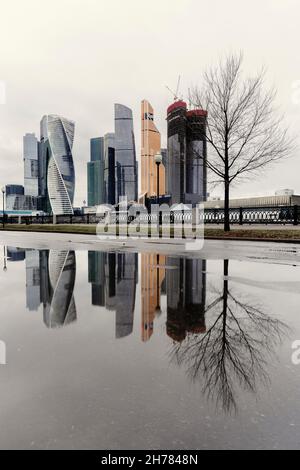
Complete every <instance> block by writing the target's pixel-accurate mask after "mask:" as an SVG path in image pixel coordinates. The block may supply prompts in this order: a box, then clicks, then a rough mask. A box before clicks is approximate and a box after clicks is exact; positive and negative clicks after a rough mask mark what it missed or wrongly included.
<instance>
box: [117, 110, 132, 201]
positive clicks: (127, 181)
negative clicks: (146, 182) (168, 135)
mask: <svg viewBox="0 0 300 470" xmlns="http://www.w3.org/2000/svg"><path fill="white" fill-rule="evenodd" d="M125 197H127V201H128V202H131V201H137V197H138V168H137V161H136V151H135V139H134V132H133V117H132V111H131V109H129V108H127V106H124V105H122V104H115V202H116V204H118V203H119V202H120V201H121V200H123V199H124V198H125Z"/></svg>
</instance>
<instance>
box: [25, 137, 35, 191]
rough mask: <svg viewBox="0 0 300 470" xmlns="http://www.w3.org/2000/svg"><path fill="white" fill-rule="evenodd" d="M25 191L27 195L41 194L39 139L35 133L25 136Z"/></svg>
mask: <svg viewBox="0 0 300 470" xmlns="http://www.w3.org/2000/svg"><path fill="white" fill-rule="evenodd" d="M23 160H24V193H25V195H26V196H36V197H37V196H38V195H39V162H38V140H37V138H36V137H35V135H34V134H25V135H24V137H23Z"/></svg>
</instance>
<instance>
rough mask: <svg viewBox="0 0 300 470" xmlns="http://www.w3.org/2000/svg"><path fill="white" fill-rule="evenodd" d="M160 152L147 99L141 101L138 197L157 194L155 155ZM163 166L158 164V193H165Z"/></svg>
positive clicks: (159, 140)
mask: <svg viewBox="0 0 300 470" xmlns="http://www.w3.org/2000/svg"><path fill="white" fill-rule="evenodd" d="M157 153H161V137H160V132H159V131H158V129H157V127H156V126H155V124H154V111H153V108H152V106H151V104H150V103H149V101H147V100H143V101H142V103H141V191H140V197H142V198H143V197H147V196H148V197H151V196H157V183H158V181H157V180H158V178H157V166H156V164H155V155H156V154H157ZM165 192H166V185H165V167H164V164H163V163H162V164H160V165H159V194H160V195H162V194H165Z"/></svg>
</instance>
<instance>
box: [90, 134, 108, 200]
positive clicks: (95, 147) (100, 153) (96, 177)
mask: <svg viewBox="0 0 300 470" xmlns="http://www.w3.org/2000/svg"><path fill="white" fill-rule="evenodd" d="M87 188H88V195H87V196H88V197H87V199H88V206H97V205H99V204H102V203H104V202H105V200H104V139H103V137H95V138H93V139H91V140H90V161H89V162H88V163H87Z"/></svg>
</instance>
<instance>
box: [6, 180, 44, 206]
mask: <svg viewBox="0 0 300 470" xmlns="http://www.w3.org/2000/svg"><path fill="white" fill-rule="evenodd" d="M5 203H6V204H5V207H6V211H35V210H37V197H35V196H26V195H25V194H24V186H22V185H20V184H8V185H6V187H5Z"/></svg>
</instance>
